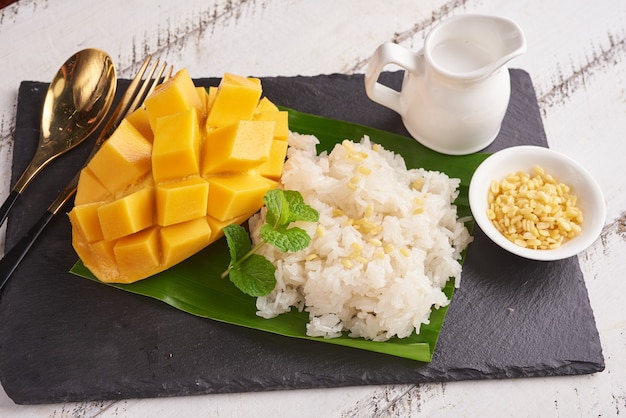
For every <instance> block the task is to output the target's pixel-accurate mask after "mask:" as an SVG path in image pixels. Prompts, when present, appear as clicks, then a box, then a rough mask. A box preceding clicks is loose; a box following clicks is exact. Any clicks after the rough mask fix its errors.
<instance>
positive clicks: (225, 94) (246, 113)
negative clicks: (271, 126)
mask: <svg viewBox="0 0 626 418" xmlns="http://www.w3.org/2000/svg"><path fill="white" fill-rule="evenodd" d="M261 94H262V88H261V81H260V80H259V79H257V78H250V77H242V76H238V75H234V74H228V73H227V74H224V77H222V80H221V81H220V85H219V88H218V91H217V94H216V95H215V99H214V100H213V104H212V106H211V111H210V112H209V114H208V116H207V122H206V123H207V127H208V128H209V130H210V128H220V127H222V126H226V125H230V124H232V123H235V122H237V121H239V120H249V119H252V115H253V114H254V110H255V109H256V107H257V105H258V103H259V99H260V98H261Z"/></svg>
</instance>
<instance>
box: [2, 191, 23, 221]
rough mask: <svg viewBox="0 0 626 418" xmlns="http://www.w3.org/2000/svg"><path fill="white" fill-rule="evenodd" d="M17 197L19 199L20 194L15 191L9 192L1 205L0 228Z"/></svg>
mask: <svg viewBox="0 0 626 418" xmlns="http://www.w3.org/2000/svg"><path fill="white" fill-rule="evenodd" d="M18 197H20V193H19V192H18V191H16V190H11V193H9V195H8V196H7V198H6V200H5V201H4V203H3V204H2V207H0V226H2V224H3V223H4V221H6V219H7V217H8V215H9V211H10V210H11V208H12V207H13V205H14V204H15V201H16V200H17V198H18Z"/></svg>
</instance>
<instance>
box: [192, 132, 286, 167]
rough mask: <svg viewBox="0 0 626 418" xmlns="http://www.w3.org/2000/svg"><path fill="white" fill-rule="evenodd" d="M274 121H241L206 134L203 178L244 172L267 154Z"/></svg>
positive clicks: (270, 143)
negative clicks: (218, 174) (204, 176)
mask: <svg viewBox="0 0 626 418" xmlns="http://www.w3.org/2000/svg"><path fill="white" fill-rule="evenodd" d="M274 125H275V123H274V122H265V121H248V120H242V121H239V122H235V123H233V124H231V125H228V126H224V127H223V128H219V129H216V130H214V131H211V132H209V133H207V135H206V138H205V143H204V147H203V151H202V175H209V174H215V173H226V172H235V171H244V170H247V169H249V168H251V167H254V166H257V165H259V164H261V163H262V162H264V161H266V160H267V159H268V158H269V155H270V148H271V146H272V137H273V132H274Z"/></svg>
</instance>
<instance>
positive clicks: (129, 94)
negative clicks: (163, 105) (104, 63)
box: [90, 55, 152, 158]
mask: <svg viewBox="0 0 626 418" xmlns="http://www.w3.org/2000/svg"><path fill="white" fill-rule="evenodd" d="M151 60H152V55H148V56H147V57H146V59H145V60H144V61H143V64H141V67H140V68H139V71H138V72H137V75H135V78H133V79H132V80H131V82H130V84H129V85H128V87H127V88H126V92H125V93H124V95H123V96H122V99H121V100H120V102H119V104H118V105H117V106H116V107H115V110H113V113H112V114H111V117H110V118H109V120H108V121H107V123H106V125H105V126H104V128H103V129H102V132H101V133H100V136H98V139H97V140H96V143H97V144H98V145H96V147H99V144H101V143H102V142H103V141H104V140H105V139H106V138H108V137H109V136H111V134H112V133H113V131H115V128H117V125H119V123H120V122H121V121H122V119H123V118H124V117H125V116H126V113H127V111H128V108H129V106H130V104H131V102H132V100H133V97H135V95H136V93H137V86H138V85H139V83H140V82H141V79H142V78H143V75H144V73H145V72H146V69H147V68H148V65H149V64H150V61H151ZM92 155H93V152H92ZM90 158H91V156H90Z"/></svg>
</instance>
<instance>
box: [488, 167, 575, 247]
mask: <svg viewBox="0 0 626 418" xmlns="http://www.w3.org/2000/svg"><path fill="white" fill-rule="evenodd" d="M576 203H577V198H576V196H574V195H572V194H571V189H570V187H569V186H568V185H566V184H563V183H560V182H559V181H558V180H556V179H555V178H554V177H553V176H551V175H549V174H547V173H546V172H545V170H544V169H543V168H542V167H540V166H535V167H534V169H533V171H532V173H530V174H529V173H525V172H517V173H512V174H509V175H507V176H506V177H505V178H503V179H501V180H499V181H498V180H494V181H492V182H491V184H490V185H489V193H488V208H487V211H486V213H487V217H488V218H489V219H490V220H491V221H492V222H493V224H494V226H495V227H496V228H497V229H498V231H500V232H501V233H502V234H503V235H504V236H505V237H506V238H507V239H508V240H510V241H512V242H514V243H515V244H517V245H519V246H520V247H525V248H533V249H541V250H547V249H554V248H558V247H559V246H561V245H562V244H563V243H564V242H565V241H566V240H567V239H571V238H574V237H575V236H577V235H578V234H580V232H581V225H582V222H583V213H582V211H581V210H580V208H578V207H577V206H576Z"/></svg>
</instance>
